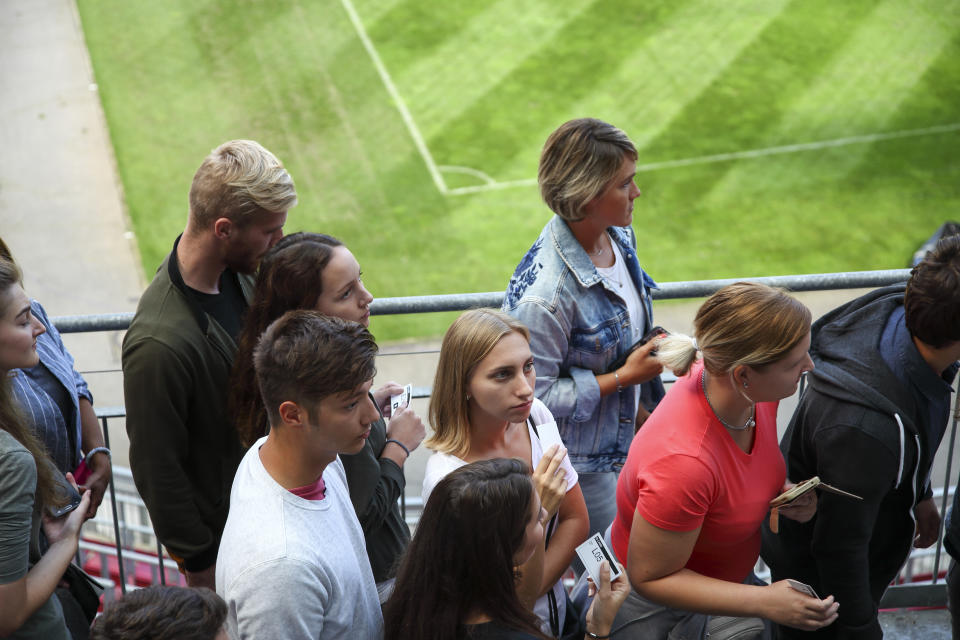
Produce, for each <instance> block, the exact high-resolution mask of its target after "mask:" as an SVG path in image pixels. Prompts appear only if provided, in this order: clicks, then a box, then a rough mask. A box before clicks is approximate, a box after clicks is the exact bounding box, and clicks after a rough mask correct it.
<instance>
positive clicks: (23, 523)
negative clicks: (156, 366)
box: [0, 258, 90, 640]
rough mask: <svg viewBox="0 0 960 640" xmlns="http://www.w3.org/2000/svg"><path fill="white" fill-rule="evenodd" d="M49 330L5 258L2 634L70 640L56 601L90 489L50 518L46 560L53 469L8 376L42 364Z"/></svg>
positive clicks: (0, 438) (0, 312) (0, 284)
mask: <svg viewBox="0 0 960 640" xmlns="http://www.w3.org/2000/svg"><path fill="white" fill-rule="evenodd" d="M41 333H43V325H42V324H41V323H40V321H39V320H37V319H36V318H35V317H34V316H33V315H32V313H31V311H30V299H29V298H27V296H26V294H25V293H24V292H23V288H22V287H21V286H20V271H19V270H18V269H17V267H16V265H15V264H14V263H13V262H11V261H9V260H6V259H3V258H0V636H2V637H11V638H37V639H41V638H42V639H44V640H48V639H57V638H63V639H67V638H69V637H70V635H69V632H68V631H67V628H66V626H65V623H64V619H63V610H62V609H61V608H60V603H59V601H58V600H57V599H56V598H54V597H52V596H53V592H54V589H56V587H57V583H58V582H59V581H60V578H61V577H62V576H63V573H64V571H66V569H67V565H69V564H70V560H71V559H72V558H73V555H74V554H75V553H76V552H77V545H78V541H79V537H80V525H81V524H83V520H84V516H85V515H86V512H87V509H88V508H89V505H90V491H85V492H84V494H83V497H82V500H81V501H80V504H79V505H78V506H77V507H76V508H75V509H74V510H73V511H72V512H71V513H70V514H69V515H67V516H65V517H62V518H57V519H53V518H50V517H48V516H46V515H45V516H44V517H43V531H44V533H45V534H46V537H47V541H48V542H49V543H50V546H49V548H48V549H47V552H46V553H45V554H44V555H43V556H42V557H41V556H40V547H39V535H40V525H41V513H42V511H43V509H44V508H45V507H58V506H61V505H62V502H63V495H61V493H60V492H59V491H58V490H57V485H56V482H55V480H54V475H53V473H54V472H53V463H52V462H51V461H50V458H49V456H47V454H46V451H45V450H44V448H43V445H41V444H40V442H39V441H38V440H37V438H36V436H34V435H33V433H32V432H31V431H30V428H29V427H28V426H27V423H26V421H25V420H24V418H23V416H22V415H21V414H20V411H19V406H18V404H17V403H16V402H15V400H14V398H13V393H12V391H11V388H10V378H9V376H8V374H9V372H10V371H11V370H13V369H18V368H27V367H32V366H35V365H36V364H37V362H38V361H39V356H38V355H37V347H36V340H37V336H38V335H40V334H41Z"/></svg>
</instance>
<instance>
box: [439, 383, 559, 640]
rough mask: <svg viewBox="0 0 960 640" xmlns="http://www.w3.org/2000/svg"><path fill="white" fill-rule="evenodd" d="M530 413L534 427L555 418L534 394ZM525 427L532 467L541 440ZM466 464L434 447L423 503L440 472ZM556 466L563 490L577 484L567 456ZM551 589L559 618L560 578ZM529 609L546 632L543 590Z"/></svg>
mask: <svg viewBox="0 0 960 640" xmlns="http://www.w3.org/2000/svg"><path fill="white" fill-rule="evenodd" d="M530 417H531V418H533V423H534V424H535V425H537V426H538V427H539V425H541V424H547V423H550V422H556V421H555V420H554V418H553V414H552V413H550V409H547V405H545V404H543V402H541V401H540V400H539V399H538V398H534V399H533V406H532V407H531V408H530ZM527 430H528V432H529V433H530V458H531V460H530V461H529V463H530V465H531V467H530V468H531V469H535V468H536V466H537V464H538V463H539V462H540V458H542V457H543V445H542V444H541V442H540V439H539V438H538V437H537V434H536V433H535V432H534V430H533V429H532V428H531V427H530V426H529V423H528V424H527ZM466 464H467V461H466V460H463V459H461V458H458V457H456V456H453V455H450V454H449V453H441V452H439V451H435V452H434V453H433V454H432V455H431V456H430V457H429V458H428V459H427V467H426V470H425V471H424V475H423V491H422V494H421V495H422V496H423V504H427V500H428V499H429V498H430V493H431V492H432V491H433V488H434V487H435V486H437V483H438V482H440V480H442V479H443V478H444V476H446V475H447V474H448V473H450V472H451V471H454V470H456V469H459V468H460V467H462V466H465V465H466ZM560 466H561V467H563V470H564V471H566V472H567V473H566V480H567V492H568V493H569V491H570V490H571V489H573V488H574V487H575V486H576V485H577V472H576V470H575V469H574V468H573V465H572V464H571V463H570V456H564V457H563V462H562V463H561V464H560ZM553 593H554V595H555V596H556V598H557V608H558V610H559V619H560V620H563V617H564V614H565V612H566V606H567V599H566V597H565V595H564V592H563V581H562V580H558V581H557V584H555V585H553ZM533 612H534V613H535V614H536V615H537V616H539V618H540V620H541V622H542V623H543V625H542V626H544V631H545V632H547V633H549V630H550V627H549V620H550V605H549V602H548V600H547V596H546V594H545V595H543V597H541V598H540V599H539V600H537V603H536V605H535V606H534V608H533Z"/></svg>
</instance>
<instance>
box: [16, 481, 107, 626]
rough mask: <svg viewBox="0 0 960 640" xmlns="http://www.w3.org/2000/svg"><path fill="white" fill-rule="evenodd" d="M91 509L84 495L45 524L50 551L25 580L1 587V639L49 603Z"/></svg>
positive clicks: (86, 492) (74, 549) (21, 579)
mask: <svg viewBox="0 0 960 640" xmlns="http://www.w3.org/2000/svg"><path fill="white" fill-rule="evenodd" d="M89 506H90V492H89V491H84V493H83V499H82V500H81V501H80V505H79V506H78V507H77V508H76V509H74V510H73V511H71V512H70V514H69V515H67V516H65V517H64V518H61V519H60V520H59V521H57V522H56V523H52V524H51V523H47V522H44V532H45V533H46V534H47V539H48V540H50V548H49V549H48V550H47V552H46V553H45V554H43V556H41V558H40V561H39V562H37V564H35V565H33V567H31V568H30V570H29V571H28V572H27V574H26V575H25V576H23V577H22V578H20V579H19V580H17V581H16V582H10V583H8V584H4V585H0V636H3V637H6V636H8V635H12V634H13V632H14V631H16V630H17V629H19V628H20V627H22V626H23V624H24V623H25V622H26V621H27V619H29V618H30V616H32V615H33V614H34V613H35V612H36V611H37V609H39V608H40V607H41V606H42V605H43V603H44V602H46V601H47V600H49V599H50V597H51V596H52V595H53V592H54V590H55V589H56V588H57V584H58V583H59V582H60V578H62V577H63V572H64V571H66V570H67V565H68V564H70V561H71V560H72V559H73V556H74V554H76V552H77V544H78V541H79V539H80V525H82V524H83V521H84V519H85V516H86V514H87V509H88V508H89Z"/></svg>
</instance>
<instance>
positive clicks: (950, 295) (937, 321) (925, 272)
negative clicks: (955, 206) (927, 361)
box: [903, 235, 960, 349]
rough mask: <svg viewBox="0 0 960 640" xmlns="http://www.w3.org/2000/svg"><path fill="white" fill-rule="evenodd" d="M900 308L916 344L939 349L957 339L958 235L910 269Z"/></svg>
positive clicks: (959, 300)
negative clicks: (904, 312) (903, 312)
mask: <svg viewBox="0 0 960 640" xmlns="http://www.w3.org/2000/svg"><path fill="white" fill-rule="evenodd" d="M903 306H904V309H905V311H906V322H907V329H909V330H910V333H911V335H913V336H914V337H915V338H917V339H919V340H920V341H922V342H924V343H926V344H928V345H930V346H931V347H933V348H934V349H940V348H942V347H945V346H947V345H948V344H950V343H951V342H956V341H958V340H960V235H955V236H948V237H946V238H943V239H942V240H940V242H938V243H937V246H936V247H934V248H933V249H932V250H931V251H930V252H929V253H928V254H927V255H926V256H925V257H924V259H923V261H922V262H920V264H918V265H917V266H915V267H914V268H913V271H911V272H910V280H908V281H907V293H906V296H905V297H904V300H903Z"/></svg>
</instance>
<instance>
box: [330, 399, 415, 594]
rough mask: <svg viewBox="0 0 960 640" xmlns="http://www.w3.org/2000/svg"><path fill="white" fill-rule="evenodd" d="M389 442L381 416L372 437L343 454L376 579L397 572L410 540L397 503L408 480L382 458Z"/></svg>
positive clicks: (351, 496)
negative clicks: (356, 449) (359, 446)
mask: <svg viewBox="0 0 960 640" xmlns="http://www.w3.org/2000/svg"><path fill="white" fill-rule="evenodd" d="M370 397H371V399H372V398H373V396H372V395H371V396H370ZM374 404H376V402H374ZM386 444H387V423H386V421H385V420H384V419H383V416H382V415H381V416H380V419H379V420H377V421H376V422H374V423H373V424H372V425H370V437H369V438H367V442H366V444H365V445H363V449H361V450H360V452H359V453H355V454H353V455H341V456H340V461H341V462H343V468H344V470H345V471H346V473H347V485H348V486H349V488H350V500H351V501H352V502H353V508H354V510H355V511H356V512H357V518H358V519H359V520H360V526H361V528H362V529H363V537H364V539H365V540H366V543H367V556H368V557H369V558H370V567H371V568H372V569H373V579H374V580H376V581H377V582H383V581H384V580H387V579H389V578H393V577H394V576H396V575H397V564H398V562H399V560H400V556H401V555H402V554H403V551H404V550H405V549H406V548H407V544H408V543H409V542H410V527H408V526H407V522H406V520H404V519H403V515H402V514H401V513H400V507H399V505H398V501H399V500H400V496H401V494H403V490H404V487H406V484H407V482H406V479H405V478H404V476H403V469H401V468H400V466H399V465H398V464H397V463H396V462H394V461H393V460H390V459H389V458H381V457H380V456H381V455H382V454H383V448H384V447H385V446H386Z"/></svg>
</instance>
